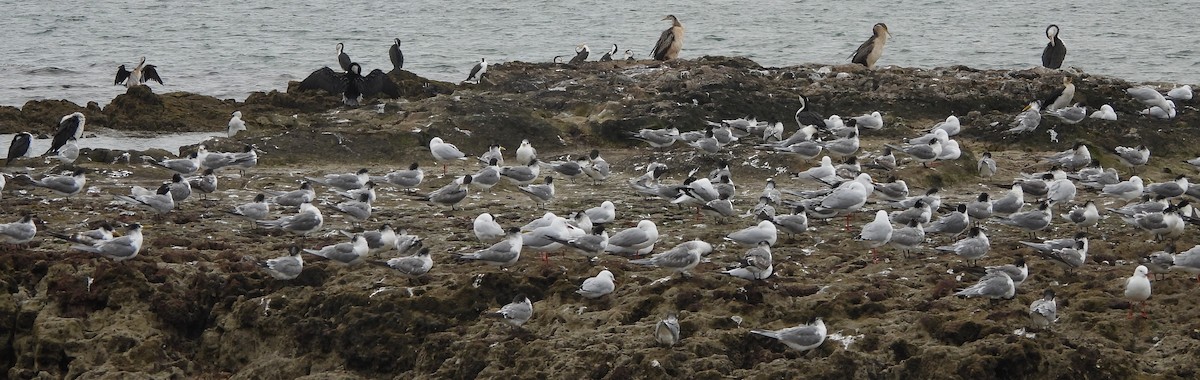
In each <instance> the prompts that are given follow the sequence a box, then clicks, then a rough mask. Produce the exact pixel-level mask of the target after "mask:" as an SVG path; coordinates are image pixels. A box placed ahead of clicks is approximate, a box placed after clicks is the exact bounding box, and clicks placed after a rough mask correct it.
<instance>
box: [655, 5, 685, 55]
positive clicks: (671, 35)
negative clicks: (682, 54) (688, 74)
mask: <svg viewBox="0 0 1200 380" xmlns="http://www.w3.org/2000/svg"><path fill="white" fill-rule="evenodd" d="M662 19H663V20H671V27H670V28H667V30H664V31H663V32H662V35H660V36H659V37H658V43H656V44H654V50H651V51H652V53H651V56H652V57H654V60H656V61H670V60H672V59H675V58H679V50H681V49H683V24H680V23H679V19H678V18H675V15H667V17H663V18H662Z"/></svg>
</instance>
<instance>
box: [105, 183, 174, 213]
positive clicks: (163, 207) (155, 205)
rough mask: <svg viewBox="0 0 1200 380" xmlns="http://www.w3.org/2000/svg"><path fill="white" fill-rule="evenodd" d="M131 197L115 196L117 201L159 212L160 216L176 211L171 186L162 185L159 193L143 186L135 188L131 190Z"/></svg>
mask: <svg viewBox="0 0 1200 380" xmlns="http://www.w3.org/2000/svg"><path fill="white" fill-rule="evenodd" d="M130 193H131V195H133V196H132V197H130V196H125V195H116V196H113V197H114V198H116V199H117V200H120V201H124V202H127V203H129V204H132V205H136V206H143V207H146V208H148V209H150V210H154V211H155V212H158V214H159V215H162V214H166V213H168V212H171V210H174V209H175V199H174V198H172V197H171V185H170V184H165V183H164V184H162V186H159V187H158V190H157V191H150V190H147V189H145V188H143V187H141V186H134V187H133V188H132V189H130Z"/></svg>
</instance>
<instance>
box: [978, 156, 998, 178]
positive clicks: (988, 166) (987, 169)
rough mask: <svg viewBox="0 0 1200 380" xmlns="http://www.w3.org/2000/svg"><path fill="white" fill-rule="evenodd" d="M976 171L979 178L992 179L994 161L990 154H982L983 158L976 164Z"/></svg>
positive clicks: (994, 171) (994, 166) (994, 167)
mask: <svg viewBox="0 0 1200 380" xmlns="http://www.w3.org/2000/svg"><path fill="white" fill-rule="evenodd" d="M976 169H977V170H978V172H979V177H981V178H992V176H994V175H996V160H994V159H992V152H983V157H981V158H980V159H979V162H978V163H977V164H976Z"/></svg>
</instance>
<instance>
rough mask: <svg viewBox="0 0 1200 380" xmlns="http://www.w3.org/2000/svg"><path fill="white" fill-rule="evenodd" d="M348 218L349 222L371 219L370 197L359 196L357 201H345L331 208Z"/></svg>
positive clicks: (365, 195) (366, 195)
mask: <svg viewBox="0 0 1200 380" xmlns="http://www.w3.org/2000/svg"><path fill="white" fill-rule="evenodd" d="M333 208H334V209H335V210H337V211H341V212H343V213H345V214H346V216H349V217H350V220H353V221H356V222H362V221H365V220H367V219H368V218H370V217H371V196H370V195H368V194H359V196H358V199H354V200H349V201H345V202H342V203H338V204H336V205H334V206H333Z"/></svg>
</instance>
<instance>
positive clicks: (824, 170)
mask: <svg viewBox="0 0 1200 380" xmlns="http://www.w3.org/2000/svg"><path fill="white" fill-rule="evenodd" d="M836 175H837V169H836V168H835V167H834V166H833V160H832V159H831V158H829V156H824V157H821V164H820V165H819V166H814V167H811V168H809V169H808V170H805V171H802V172H799V173H796V174H794V175H793V177H796V178H797V179H800V180H809V181H826V180H831V179H832V178H833V177H834V176H836Z"/></svg>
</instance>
